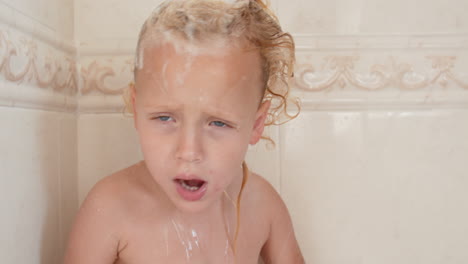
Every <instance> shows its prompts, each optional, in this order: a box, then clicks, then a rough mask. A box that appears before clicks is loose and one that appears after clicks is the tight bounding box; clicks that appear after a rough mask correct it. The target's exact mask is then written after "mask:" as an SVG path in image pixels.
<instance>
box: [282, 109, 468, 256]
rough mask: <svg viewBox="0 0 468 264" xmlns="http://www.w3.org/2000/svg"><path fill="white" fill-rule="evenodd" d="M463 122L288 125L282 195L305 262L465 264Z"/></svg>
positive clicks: (363, 117) (357, 119)
mask: <svg viewBox="0 0 468 264" xmlns="http://www.w3.org/2000/svg"><path fill="white" fill-rule="evenodd" d="M464 120H465V121H464ZM466 120H468V112H467V111H443V110H441V111H422V112H373V113H366V112H363V113H358V112H355V113H352V112H348V113H340V112H316V113H312V112H304V113H302V116H301V117H300V118H298V119H296V120H295V121H293V122H292V123H291V124H289V125H288V126H286V127H285V128H284V129H283V130H282V131H281V132H282V135H281V138H282V142H283V145H282V149H283V150H284V153H283V154H282V156H283V160H282V166H283V170H282V175H281V184H282V185H281V186H282V194H283V197H284V199H285V201H286V203H287V205H288V207H289V208H290V212H291V215H292V217H293V221H294V223H295V227H296V234H297V236H298V239H299V241H300V243H301V247H302V249H303V251H304V255H305V256H306V259H307V261H308V262H310V263H332V264H334V263H349V262H352V263H369V264H370V263H377V262H378V263H385V264H386V263H403V264H410V263H416V262H421V263H434V264H435V263H459V262H460V261H462V262H463V259H466V253H465V250H463V249H462V248H461V247H460V245H466V244H467V243H468V239H466V237H468V228H467V225H466V223H467V222H468V214H467V213H466V212H467V209H468V199H467V198H466V194H465V191H464V190H465V189H466V188H467V187H468V182H467V181H466V180H465V178H466V177H465V176H466V175H467V174H466V171H467V170H466V157H467V156H468V139H467V137H466V135H468V122H467V121H466ZM285 142H287V143H286V144H285ZM447 256H450V257H447Z"/></svg>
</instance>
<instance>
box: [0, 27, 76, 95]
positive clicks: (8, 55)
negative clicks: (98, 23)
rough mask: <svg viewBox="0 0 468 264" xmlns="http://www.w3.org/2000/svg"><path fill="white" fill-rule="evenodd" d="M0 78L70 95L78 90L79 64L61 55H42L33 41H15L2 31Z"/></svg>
mask: <svg viewBox="0 0 468 264" xmlns="http://www.w3.org/2000/svg"><path fill="white" fill-rule="evenodd" d="M60 53H62V54H60ZM45 54H47V55H45ZM0 75H1V76H3V77H4V78H5V79H6V81H9V82H13V83H23V82H30V83H32V84H34V85H36V86H37V87H39V88H42V89H52V90H54V91H57V92H60V93H63V94H68V95H72V94H76V92H77V90H78V82H77V74H76V63H75V60H74V59H73V58H72V57H71V56H69V55H66V54H63V52H58V51H50V50H49V51H48V52H42V50H41V52H39V51H38V43H37V41H35V40H34V39H27V38H26V37H19V38H18V40H17V41H15V40H14V39H13V38H12V37H11V36H10V34H9V33H8V32H7V31H4V30H0Z"/></svg>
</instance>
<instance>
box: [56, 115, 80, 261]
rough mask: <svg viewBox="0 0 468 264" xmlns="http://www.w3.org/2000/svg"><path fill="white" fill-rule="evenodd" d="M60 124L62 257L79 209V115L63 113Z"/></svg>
mask: <svg viewBox="0 0 468 264" xmlns="http://www.w3.org/2000/svg"><path fill="white" fill-rule="evenodd" d="M59 126H60V142H59V144H60V146H59V147H60V152H59V155H60V163H59V166H60V173H59V175H60V177H61V178H60V191H61V192H60V221H61V223H60V236H61V237H60V239H61V240H60V246H61V247H60V259H63V256H62V254H63V251H64V247H65V245H66V243H67V240H68V235H69V232H70V230H71V226H72V224H73V221H74V217H75V215H76V212H77V211H78V169H77V161H78V157H77V155H78V148H77V115H75V114H67V113H64V114H62V116H61V118H60V120H59Z"/></svg>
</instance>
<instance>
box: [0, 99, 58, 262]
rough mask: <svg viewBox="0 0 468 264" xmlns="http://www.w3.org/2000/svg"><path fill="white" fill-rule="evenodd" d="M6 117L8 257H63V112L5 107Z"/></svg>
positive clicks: (1, 136)
mask: <svg viewBox="0 0 468 264" xmlns="http://www.w3.org/2000/svg"><path fill="white" fill-rule="evenodd" d="M0 120H2V129H0V146H1V149H2V151H0V169H1V171H2V175H3V177H2V181H3V183H2V184H1V185H0V192H1V193H2V197H3V198H2V199H1V201H0V204H1V206H0V207H1V208H4V210H3V213H4V214H6V215H3V216H2V217H1V219H2V225H1V226H0V228H1V232H0V233H2V236H1V237H2V239H0V246H1V248H2V249H3V251H2V252H7V255H4V254H1V257H2V261H4V262H6V263H39V262H41V263H57V260H58V259H57V257H58V255H57V253H58V251H57V248H58V247H59V244H58V241H59V229H58V226H59V207H58V201H59V194H58V190H59V188H58V177H59V175H58V172H59V170H58V166H59V155H58V146H59V145H58V143H59V142H58V140H57V139H58V137H59V127H58V122H57V120H58V114H56V113H50V112H42V111H30V110H22V109H14V108H13V109H12V108H3V107H2V108H0ZM3 234H4V235H3ZM24 252H28V254H24Z"/></svg>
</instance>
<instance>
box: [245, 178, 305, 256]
mask: <svg viewBox="0 0 468 264" xmlns="http://www.w3.org/2000/svg"><path fill="white" fill-rule="evenodd" d="M246 186H249V187H246V189H248V190H249V191H248V193H249V195H248V197H249V198H248V200H249V202H250V203H252V204H253V208H255V209H254V210H257V211H256V212H253V213H254V214H257V213H258V211H260V212H261V213H262V214H263V215H264V216H263V217H264V221H263V222H264V223H268V225H266V226H267V227H268V235H267V238H266V240H265V244H264V245H263V247H262V252H261V256H262V259H263V261H264V263H266V264H276V263H278V264H279V263H291V264H303V263H304V259H303V257H302V254H301V251H300V248H299V245H298V243H297V240H296V236H295V233H294V228H293V225H292V220H291V217H290V215H289V212H288V209H287V207H286V204H285V203H284V202H283V200H282V199H281V197H280V195H279V194H278V192H277V191H276V190H275V188H274V187H273V186H272V185H271V184H270V183H269V182H268V181H267V180H265V179H264V178H263V177H261V176H259V175H257V174H254V173H251V177H250V178H249V182H248V184H247V185H246ZM257 215H258V214H257Z"/></svg>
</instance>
